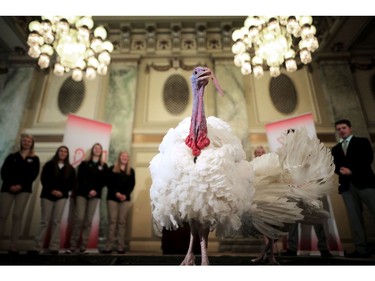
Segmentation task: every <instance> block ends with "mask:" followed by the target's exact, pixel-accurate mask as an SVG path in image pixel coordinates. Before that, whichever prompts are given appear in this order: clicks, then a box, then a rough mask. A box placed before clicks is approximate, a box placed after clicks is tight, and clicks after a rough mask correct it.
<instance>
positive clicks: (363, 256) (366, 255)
mask: <svg viewBox="0 0 375 281" xmlns="http://www.w3.org/2000/svg"><path fill="white" fill-rule="evenodd" d="M344 256H345V257H346V258H356V259H358V258H359V259H367V258H371V254H370V253H360V252H358V251H354V252H353V253H349V254H347V253H345V255H344Z"/></svg>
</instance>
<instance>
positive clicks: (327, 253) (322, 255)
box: [320, 250, 333, 258]
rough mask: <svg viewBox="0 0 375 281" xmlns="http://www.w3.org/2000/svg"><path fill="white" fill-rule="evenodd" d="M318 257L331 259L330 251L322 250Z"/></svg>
mask: <svg viewBox="0 0 375 281" xmlns="http://www.w3.org/2000/svg"><path fill="white" fill-rule="evenodd" d="M320 256H321V257H322V258H332V257H333V256H332V254H331V253H330V251H328V250H323V251H320Z"/></svg>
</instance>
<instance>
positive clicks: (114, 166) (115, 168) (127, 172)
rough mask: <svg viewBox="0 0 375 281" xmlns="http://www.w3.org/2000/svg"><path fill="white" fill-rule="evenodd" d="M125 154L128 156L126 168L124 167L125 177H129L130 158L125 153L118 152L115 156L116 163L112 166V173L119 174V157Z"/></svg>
mask: <svg viewBox="0 0 375 281" xmlns="http://www.w3.org/2000/svg"><path fill="white" fill-rule="evenodd" d="M124 153H126V154H127V155H128V163H126V167H125V173H126V174H127V175H130V171H131V165H130V156H129V153H128V152H127V151H120V152H119V154H118V155H117V160H116V163H115V164H114V165H113V170H112V171H113V172H114V173H120V172H121V155H122V154H124Z"/></svg>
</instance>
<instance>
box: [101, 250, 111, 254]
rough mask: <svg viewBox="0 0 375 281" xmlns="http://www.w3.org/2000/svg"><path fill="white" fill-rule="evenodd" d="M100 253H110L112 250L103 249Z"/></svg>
mask: <svg viewBox="0 0 375 281" xmlns="http://www.w3.org/2000/svg"><path fill="white" fill-rule="evenodd" d="M102 254H104V255H109V254H112V250H103V251H102Z"/></svg>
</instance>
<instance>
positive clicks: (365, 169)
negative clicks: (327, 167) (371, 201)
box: [332, 136, 375, 193]
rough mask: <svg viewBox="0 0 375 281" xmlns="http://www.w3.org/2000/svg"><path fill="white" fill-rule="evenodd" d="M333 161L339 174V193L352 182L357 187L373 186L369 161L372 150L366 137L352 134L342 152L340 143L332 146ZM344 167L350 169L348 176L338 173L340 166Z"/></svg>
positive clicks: (373, 181) (373, 179)
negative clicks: (345, 150) (345, 149)
mask: <svg viewBox="0 0 375 281" xmlns="http://www.w3.org/2000/svg"><path fill="white" fill-rule="evenodd" d="M332 155H333V158H334V163H335V166H336V167H335V173H336V174H338V175H339V193H341V192H342V191H346V190H348V189H349V185H350V183H352V184H353V185H354V186H355V187H356V188H358V189H364V188H375V175H374V171H373V170H372V167H371V163H372V161H373V159H374V151H373V149H372V146H371V143H370V141H369V140H368V139H367V138H362V137H355V136H353V137H352V139H351V140H350V142H349V146H348V149H347V152H346V155H345V154H344V151H343V150H342V145H341V143H338V144H336V145H335V146H334V147H333V148H332ZM341 167H346V168H349V169H350V170H351V171H352V174H351V175H349V176H344V175H341V174H340V172H339V171H340V168H341Z"/></svg>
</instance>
